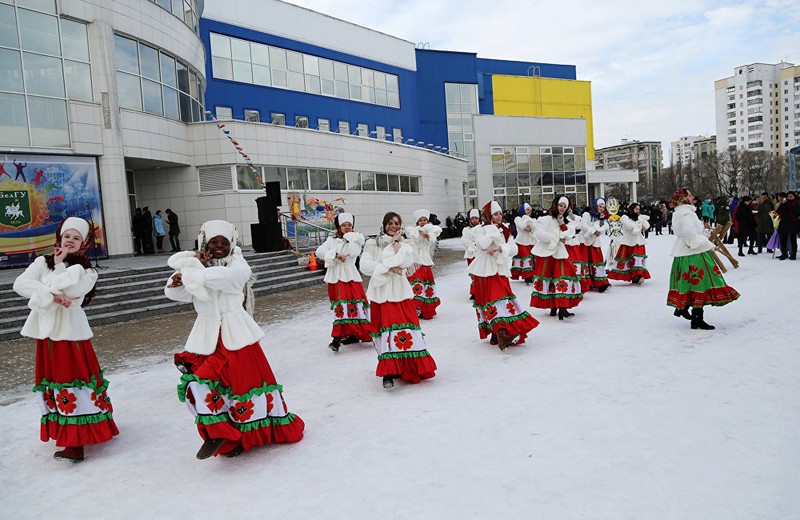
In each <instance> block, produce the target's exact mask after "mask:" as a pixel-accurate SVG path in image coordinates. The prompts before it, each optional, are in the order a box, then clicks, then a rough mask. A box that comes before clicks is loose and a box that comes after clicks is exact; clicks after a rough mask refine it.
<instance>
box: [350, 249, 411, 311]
mask: <svg viewBox="0 0 800 520" xmlns="http://www.w3.org/2000/svg"><path fill="white" fill-rule="evenodd" d="M392 242H393V241H392V237H390V236H388V235H379V236H378V238H371V239H369V240H367V243H366V244H365V245H364V252H363V253H362V254H361V272H362V273H364V274H365V275H367V276H369V277H370V279H369V286H368V287H367V299H369V301H371V302H375V303H386V302H401V301H404V300H408V299H411V298H413V297H414V294H413V293H412V292H411V284H410V283H408V279H407V278H406V273H405V269H406V268H407V267H410V266H412V265H413V264H414V250H413V249H412V248H411V246H410V245H409V244H408V243H406V242H400V249H399V250H398V251H397V252H396V253H395V251H394V245H393V243H392ZM392 267H399V268H401V269H402V270H403V272H402V273H401V274H396V273H393V272H392V271H390V270H389V269H391V268H392Z"/></svg>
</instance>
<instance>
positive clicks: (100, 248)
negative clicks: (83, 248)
mask: <svg viewBox="0 0 800 520" xmlns="http://www.w3.org/2000/svg"><path fill="white" fill-rule="evenodd" d="M100 204H101V202H100V186H99V181H98V177H97V163H96V161H95V159H94V158H93V157H72V156H56V155H17V154H0V268H2V267H12V266H25V265H28V264H30V263H31V262H32V261H33V260H34V259H35V258H36V257H37V256H40V255H43V254H49V253H52V252H53V245H54V242H55V233H56V228H57V227H58V224H59V222H61V220H63V219H64V218H65V217H69V216H76V217H82V218H85V219H86V220H88V221H90V222H93V223H94V226H95V233H96V235H97V240H96V242H97V247H96V248H92V247H91V246H90V247H89V250H88V251H87V252H86V254H87V256H88V257H89V258H95V257H99V258H103V257H105V256H106V244H105V234H104V233H103V222H102V212H101V211H100Z"/></svg>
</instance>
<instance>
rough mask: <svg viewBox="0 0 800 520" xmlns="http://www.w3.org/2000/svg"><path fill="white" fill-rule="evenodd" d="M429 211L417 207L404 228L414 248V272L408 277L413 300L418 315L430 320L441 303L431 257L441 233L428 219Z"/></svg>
mask: <svg viewBox="0 0 800 520" xmlns="http://www.w3.org/2000/svg"><path fill="white" fill-rule="evenodd" d="M430 216H431V215H430V212H429V211H428V210H427V209H418V210H417V211H415V212H414V214H413V218H414V222H416V224H415V225H413V226H408V227H407V228H406V238H407V239H408V243H409V245H411V248H412V249H413V250H414V267H416V269H414V272H413V273H412V274H411V276H409V277H408V281H409V282H410V283H411V291H412V292H413V293H414V301H416V302H417V309H419V311H418V314H419V317H420V318H422V319H423V320H430V319H433V317H434V316H436V307H438V306H439V304H440V303H441V302H440V301H439V296H437V294H436V280H434V279H433V270H432V269H431V266H433V259H432V258H431V254H432V253H433V250H434V248H435V247H436V239H437V238H438V237H439V235H441V234H442V228H440V227H439V226H436V225H434V224H432V223H430V222H429V221H428V219H429V218H430Z"/></svg>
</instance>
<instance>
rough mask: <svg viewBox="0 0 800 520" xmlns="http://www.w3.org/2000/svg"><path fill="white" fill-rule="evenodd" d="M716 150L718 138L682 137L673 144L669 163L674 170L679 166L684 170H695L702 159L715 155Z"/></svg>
mask: <svg viewBox="0 0 800 520" xmlns="http://www.w3.org/2000/svg"><path fill="white" fill-rule="evenodd" d="M716 150H717V137H716V136H713V135H712V136H711V137H706V136H702V135H693V136H686V137H681V138H680V139H679V140H677V141H672V143H671V146H670V155H669V163H670V166H672V167H673V168H674V167H676V166H678V165H681V166H682V167H684V168H687V167H688V168H694V167H696V166H697V164H698V161H699V160H700V159H702V158H703V157H706V156H708V155H711V154H713V153H714V152H715V151H716Z"/></svg>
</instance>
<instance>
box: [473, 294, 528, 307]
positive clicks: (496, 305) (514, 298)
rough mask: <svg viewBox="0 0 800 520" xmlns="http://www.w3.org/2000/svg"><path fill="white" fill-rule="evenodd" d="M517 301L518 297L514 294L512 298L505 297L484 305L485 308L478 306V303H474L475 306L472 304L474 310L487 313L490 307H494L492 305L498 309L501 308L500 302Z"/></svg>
mask: <svg viewBox="0 0 800 520" xmlns="http://www.w3.org/2000/svg"><path fill="white" fill-rule="evenodd" d="M516 299H517V297H516V295H513V294H512V295H511V296H503V297H502V298H498V299H496V300H495V301H493V302H489V303H487V304H486V305H484V306H483V307H481V306H480V305H478V304H477V303H473V304H472V307H473V308H474V309H481V310H482V311H485V310H486V309H487V308H489V307H490V306H492V305H494V306H495V307H498V306H499V304H498V302H503V301H514V300H516Z"/></svg>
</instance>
